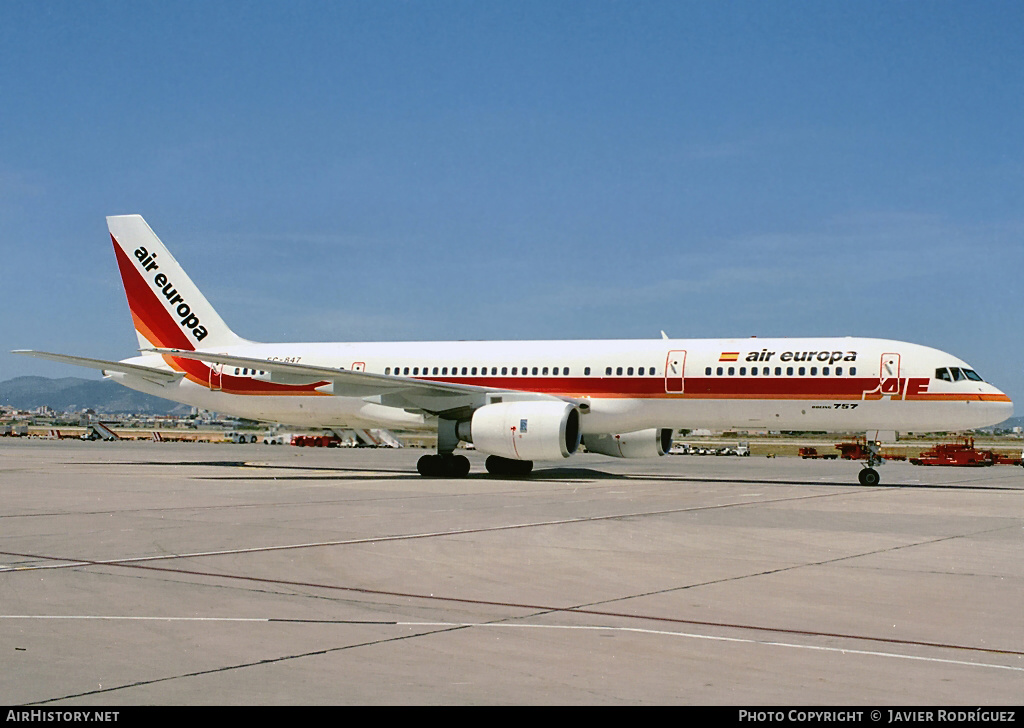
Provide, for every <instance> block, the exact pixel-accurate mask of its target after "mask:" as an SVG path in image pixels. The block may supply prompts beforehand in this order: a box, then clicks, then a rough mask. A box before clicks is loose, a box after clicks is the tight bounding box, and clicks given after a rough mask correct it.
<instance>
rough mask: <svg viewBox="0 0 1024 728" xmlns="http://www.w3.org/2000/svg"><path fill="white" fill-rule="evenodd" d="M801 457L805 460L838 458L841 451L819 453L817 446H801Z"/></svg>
mask: <svg viewBox="0 0 1024 728" xmlns="http://www.w3.org/2000/svg"><path fill="white" fill-rule="evenodd" d="M800 457H802V458H803V459H804V460H838V459H839V453H837V452H830V453H819V452H818V448H816V447H802V448H800Z"/></svg>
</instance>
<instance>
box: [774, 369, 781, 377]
mask: <svg viewBox="0 0 1024 728" xmlns="http://www.w3.org/2000/svg"><path fill="white" fill-rule="evenodd" d="M775 376H777V377H781V376H782V367H775Z"/></svg>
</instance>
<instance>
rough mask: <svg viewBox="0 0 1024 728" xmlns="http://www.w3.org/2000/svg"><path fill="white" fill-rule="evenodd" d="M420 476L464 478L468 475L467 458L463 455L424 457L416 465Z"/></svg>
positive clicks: (449, 454)
mask: <svg viewBox="0 0 1024 728" xmlns="http://www.w3.org/2000/svg"><path fill="white" fill-rule="evenodd" d="M416 470H417V471H419V474H420V475H423V476H426V477H428V478H465V477H466V476H467V475H469V458H467V457H466V456H465V455H453V454H451V453H448V454H447V455H424V456H423V457H421V458H420V459H419V462H417V463H416Z"/></svg>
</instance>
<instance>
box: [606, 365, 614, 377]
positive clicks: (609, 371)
mask: <svg viewBox="0 0 1024 728" xmlns="http://www.w3.org/2000/svg"><path fill="white" fill-rule="evenodd" d="M604 375H605V376H606V377H610V376H611V375H612V368H611V367H605V368H604Z"/></svg>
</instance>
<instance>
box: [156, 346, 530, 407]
mask: <svg viewBox="0 0 1024 728" xmlns="http://www.w3.org/2000/svg"><path fill="white" fill-rule="evenodd" d="M144 351H146V352H153V353H156V354H163V355H165V356H171V357H178V358H181V359H195V360H197V361H202V362H207V363H213V364H223V365H227V366H232V367H248V368H250V369H255V370H257V371H264V372H268V373H269V375H270V381H271V382H276V383H279V384H309V383H311V382H316V381H318V380H325V381H328V382H330V383H331V384H330V389H327V388H326V387H324V388H319V387H318V390H319V391H322V392H328V393H330V394H333V395H336V396H342V397H362V398H366V399H369V398H372V399H373V401H377V402H379V403H380V404H383V405H387V406H390V407H402V408H404V409H407V410H410V411H417V412H424V413H427V414H433V415H445V416H447V417H455V416H460V417H461V416H465V415H466V414H468V413H469V412H472V410H474V409H476V408H477V407H482V406H483V405H485V404H487V402H488V397H487V395H488V394H490V393H493V392H500V391H504V390H498V389H493V388H490V387H478V386H474V385H471V384H455V383H452V382H434V381H426V380H422V379H413V378H410V377H399V376H392V375H387V374H373V373H370V372H360V371H355V370H351V369H337V368H334V367H321V366H313V365H310V364H292V363H288V362H280V361H268V360H267V359H256V358H252V357H246V356H234V355H231V354H218V353H214V352H207V351H185V350H182V349H145V350H144ZM542 398H546V397H543V396H542Z"/></svg>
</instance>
